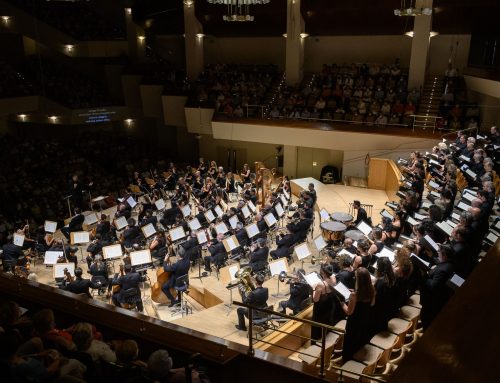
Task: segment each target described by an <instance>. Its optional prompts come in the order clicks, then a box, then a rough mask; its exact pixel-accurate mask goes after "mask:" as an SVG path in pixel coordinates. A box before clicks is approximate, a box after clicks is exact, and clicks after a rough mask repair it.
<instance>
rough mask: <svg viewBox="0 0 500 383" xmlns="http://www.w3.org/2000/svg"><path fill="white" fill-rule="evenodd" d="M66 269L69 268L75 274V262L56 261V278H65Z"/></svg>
mask: <svg viewBox="0 0 500 383" xmlns="http://www.w3.org/2000/svg"><path fill="white" fill-rule="evenodd" d="M64 269H68V271H69V274H70V275H71V276H72V277H74V276H75V264H74V263H73V262H71V263H56V264H55V265H54V267H53V275H54V278H64Z"/></svg>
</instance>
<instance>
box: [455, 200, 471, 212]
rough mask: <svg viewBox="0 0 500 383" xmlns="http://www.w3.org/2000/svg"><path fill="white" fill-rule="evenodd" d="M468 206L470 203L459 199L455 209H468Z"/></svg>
mask: <svg viewBox="0 0 500 383" xmlns="http://www.w3.org/2000/svg"><path fill="white" fill-rule="evenodd" d="M469 208H470V205H467V204H466V203H463V202H462V201H460V202H459V203H458V205H457V209H460V210H464V211H468V210H469Z"/></svg>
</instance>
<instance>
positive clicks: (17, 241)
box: [13, 233, 24, 247]
mask: <svg viewBox="0 0 500 383" xmlns="http://www.w3.org/2000/svg"><path fill="white" fill-rule="evenodd" d="M13 243H14V245H16V246H19V247H23V245H24V235H21V234H17V233H14V239H13Z"/></svg>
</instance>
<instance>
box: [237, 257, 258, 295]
mask: <svg viewBox="0 0 500 383" xmlns="http://www.w3.org/2000/svg"><path fill="white" fill-rule="evenodd" d="M234 276H235V277H236V278H237V279H239V284H238V290H239V292H240V295H241V299H242V300H243V301H244V300H245V299H246V298H247V296H248V294H250V293H251V292H252V291H253V290H255V284H254V282H253V280H252V268H251V267H250V266H245V267H242V268H241V269H239V270H238V271H237V272H236V274H234Z"/></svg>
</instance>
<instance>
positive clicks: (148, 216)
mask: <svg viewBox="0 0 500 383" xmlns="http://www.w3.org/2000/svg"><path fill="white" fill-rule="evenodd" d="M150 223H152V224H153V226H155V227H156V224H157V223H158V218H157V217H156V216H154V215H153V211H152V210H150V209H148V210H146V213H145V215H144V217H143V218H142V220H141V227H143V226H146V225H149V224H150Z"/></svg>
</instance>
